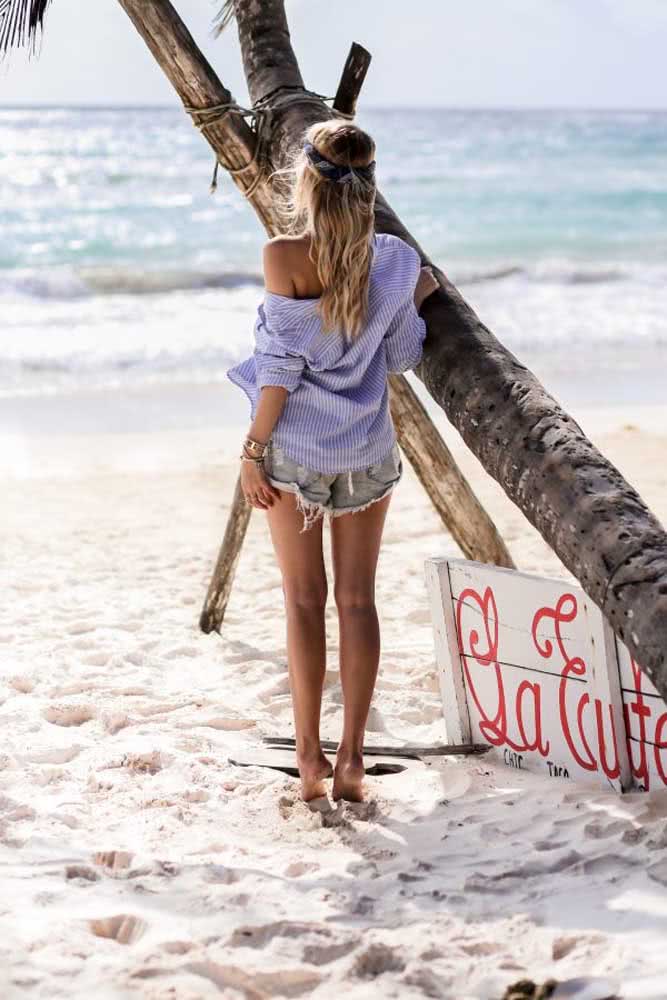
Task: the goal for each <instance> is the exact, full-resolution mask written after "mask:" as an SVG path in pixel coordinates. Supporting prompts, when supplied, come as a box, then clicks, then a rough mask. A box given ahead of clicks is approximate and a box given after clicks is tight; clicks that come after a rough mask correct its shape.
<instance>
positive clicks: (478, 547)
mask: <svg viewBox="0 0 667 1000" xmlns="http://www.w3.org/2000/svg"><path fill="white" fill-rule="evenodd" d="M389 384H390V392H391V414H392V418H393V421H394V426H395V427H396V435H397V437H398V440H399V442H400V446H401V449H402V450H403V452H404V453H405V456H406V458H407V459H408V461H409V462H410V464H411V465H412V468H413V469H414V470H415V472H416V473H417V477H418V479H419V481H420V483H421V484H422V486H423V487H424V489H425V490H426V493H427V494H428V496H429V498H430V500H431V503H432V504H433V506H434V507H435V509H436V510H437V512H438V514H439V515H440V517H441V519H442V521H443V523H444V525H445V527H446V528H447V530H448V531H449V532H450V534H451V536H452V538H454V540H455V541H456V544H457V545H458V547H459V548H460V549H461V552H462V553H463V554H464V556H466V558H467V559H475V560H476V561H477V562H484V563H494V564H495V565H496V566H505V567H507V568H509V569H511V568H513V567H514V563H513V562H512V557H511V556H510V554H509V552H508V550H507V546H506V545H505V543H504V542H503V540H502V538H501V537H500V534H499V533H498V530H497V528H496V526H495V524H494V523H493V521H492V520H491V518H490V517H489V515H488V514H487V513H486V511H485V510H484V508H483V507H482V505H481V503H480V502H479V500H478V499H477V497H476V496H475V494H474V493H473V491H472V490H471V488H470V485H469V484H468V481H467V479H466V478H465V476H464V475H463V473H462V472H461V470H460V469H459V467H458V465H457V464H456V462H455V461H454V456H453V455H452V453H451V451H450V450H449V448H448V447H447V445H446V444H445V442H444V441H443V439H442V436H441V435H440V433H439V431H438V429H437V427H436V426H435V424H434V423H433V421H432V420H431V418H430V417H429V415H428V413H427V412H426V409H425V408H424V405H423V404H422V402H421V400H420V399H419V397H418V396H417V393H416V392H415V391H414V389H413V388H412V386H411V385H410V383H409V382H408V380H407V379H406V378H405V376H404V375H390V376H389Z"/></svg>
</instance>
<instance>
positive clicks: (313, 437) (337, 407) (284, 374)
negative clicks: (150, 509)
mask: <svg viewBox="0 0 667 1000" xmlns="http://www.w3.org/2000/svg"><path fill="white" fill-rule="evenodd" d="M420 268H421V261H420V259H419V254H418V253H417V251H416V250H415V249H414V248H413V247H411V246H409V244H407V243H405V241H404V240H402V239H400V237H398V236H392V235H389V234H388V233H377V234H375V236H374V253H373V258H372V262H371V271H370V281H369V295H368V314H367V318H366V323H365V325H364V328H363V330H362V331H361V333H360V334H359V335H358V336H357V337H355V338H353V339H351V340H350V339H348V338H345V337H344V336H343V335H342V334H340V333H337V332H324V331H323V329H322V325H321V321H320V318H319V316H318V315H317V312H316V307H317V302H318V301H319V300H318V299H317V298H302V299H295V298H291V297H290V296H287V295H278V294H277V293H276V292H268V291H267V292H265V295H264V301H263V302H262V303H261V304H260V306H259V307H258V310H257V320H256V322H255V331H254V332H255V350H254V353H253V354H252V356H251V357H249V358H247V359H246V360H245V361H242V362H241V363H240V364H238V365H236V366H235V367H233V368H230V369H229V370H228V371H227V376H228V377H229V378H230V379H231V381H232V382H233V383H234V384H235V385H238V386H239V387H240V388H241V389H243V390H244V392H245V393H246V395H247V396H248V398H249V400H250V405H251V419H254V417H255V413H256V410H257V403H258V400H259V395H260V391H261V389H262V387H263V386H265V385H279V386H283V387H284V388H285V389H287V390H288V392H289V395H288V397H287V401H286V403H285V406H284V409H283V411H282V413H281V415H280V417H279V418H278V421H277V423H276V425H275V427H274V430H273V434H272V441H273V443H274V444H275V445H276V446H278V447H280V448H281V449H282V450H283V452H284V453H285V454H286V455H287V456H288V457H289V458H291V459H293V460H294V461H295V462H297V463H298V464H299V465H305V466H307V467H308V468H310V469H314V470H316V471H318V472H323V473H328V474H331V473H337V472H347V471H350V470H355V469H363V468H366V467H367V466H369V465H374V464H375V463H377V462H380V461H382V459H383V458H385V456H386V455H388V454H389V452H390V451H391V449H392V447H393V445H394V442H395V440H396V432H395V429H394V425H393V421H392V419H391V412H390V409H389V387H388V383H387V373H388V372H404V371H407V370H408V369H409V368H414V367H415V365H416V364H417V363H418V362H419V360H420V358H421V355H422V349H423V342H424V337H425V336H426V324H425V322H424V320H423V319H422V318H421V316H420V315H419V314H418V312H417V309H416V307H415V304H414V290H415V285H416V282H417V278H418V276H419V271H420Z"/></svg>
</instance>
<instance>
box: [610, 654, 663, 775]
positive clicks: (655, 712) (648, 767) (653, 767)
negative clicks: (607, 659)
mask: <svg viewBox="0 0 667 1000" xmlns="http://www.w3.org/2000/svg"><path fill="white" fill-rule="evenodd" d="M616 655H617V658H618V679H619V687H620V692H621V698H622V702H623V714H624V720H625V734H626V745H627V751H628V756H629V762H630V769H631V776H632V785H633V787H634V788H637V789H639V790H641V791H651V790H653V789H655V788H665V787H667V705H665V702H664V701H663V699H662V697H661V695H660V694H659V693H658V691H657V690H656V688H655V687H654V685H653V684H651V682H650V680H649V679H648V677H646V675H645V674H643V673H642V671H641V670H640V668H639V666H638V665H637V663H636V662H635V661H634V660H633V658H632V656H631V655H630V651H629V650H628V648H627V646H625V645H624V644H623V643H622V642H621V641H620V639H616Z"/></svg>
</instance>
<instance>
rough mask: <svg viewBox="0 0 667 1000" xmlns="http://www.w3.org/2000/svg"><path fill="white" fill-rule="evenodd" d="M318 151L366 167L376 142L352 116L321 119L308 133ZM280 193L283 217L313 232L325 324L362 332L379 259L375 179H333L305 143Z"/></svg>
mask: <svg viewBox="0 0 667 1000" xmlns="http://www.w3.org/2000/svg"><path fill="white" fill-rule="evenodd" d="M303 143H311V144H312V145H313V146H314V147H315V150H316V151H317V153H319V154H320V155H321V156H323V157H324V158H325V159H327V160H329V161H331V162H332V163H335V164H337V165H339V166H347V167H364V166H367V165H368V164H369V163H370V162H371V161H372V160H373V158H374V156H375V142H374V141H373V139H372V138H371V137H370V135H368V133H367V132H364V131H363V130H362V129H360V128H359V126H358V125H355V124H354V123H352V122H348V121H342V120H341V119H335V118H334V119H331V120H328V121H323V122H315V123H314V124H313V125H311V126H310V127H309V128H308V129H307V130H306V132H305V133H304V135H303ZM275 173H276V174H289V175H291V182H290V183H289V184H288V189H287V192H286V194H283V195H282V196H281V197H279V211H280V218H281V222H282V223H283V224H285V225H286V227H287V231H288V232H289V233H290V234H292V235H298V236H305V235H309V236H310V249H309V253H308V256H309V257H310V260H311V261H312V262H313V264H314V265H315V267H316V269H317V276H318V278H319V280H320V283H321V285H322V294H321V296H320V299H319V302H318V305H317V309H318V312H319V315H320V318H321V320H322V326H323V328H324V329H325V330H327V331H331V330H340V331H341V332H342V333H344V334H347V336H348V337H351V338H352V337H355V336H357V335H358V334H359V333H360V332H361V330H362V328H363V325H364V322H365V320H366V314H367V311H368V286H369V279H370V269H371V263H372V259H373V235H374V231H375V227H374V208H375V190H376V188H375V181H374V180H373V179H372V178H370V177H368V176H362V175H361V174H358V173H356V172H355V171H352V176H351V177H350V178H349V179H347V180H346V183H339V182H336V181H332V180H329V179H328V178H327V177H325V176H323V175H322V174H321V173H320V172H319V171H318V170H317V168H316V167H315V166H314V165H313V164H312V163H311V161H310V159H309V158H308V156H307V155H306V153H305V151H304V148H303V144H302V146H301V148H300V149H298V150H297V153H296V155H295V157H294V159H293V162H292V164H291V166H290V167H288V168H286V169H285V170H278V171H275Z"/></svg>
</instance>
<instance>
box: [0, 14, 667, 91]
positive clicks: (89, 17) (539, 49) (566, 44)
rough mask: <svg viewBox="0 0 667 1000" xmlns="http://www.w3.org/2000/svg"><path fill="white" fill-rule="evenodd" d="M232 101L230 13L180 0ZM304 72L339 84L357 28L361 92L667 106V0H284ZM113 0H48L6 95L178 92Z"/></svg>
mask: <svg viewBox="0 0 667 1000" xmlns="http://www.w3.org/2000/svg"><path fill="white" fill-rule="evenodd" d="M173 2H174V5H175V7H176V8H177V10H178V12H179V13H180V15H181V17H182V18H183V19H184V21H185V22H186V24H187V25H188V27H189V28H190V30H191V32H192V34H193V35H194V37H195V40H196V41H197V43H198V44H199V45H200V47H201V48H202V50H203V51H204V53H205V54H206V55H207V57H208V58H209V59H210V61H211V62H212V63H213V65H214V67H215V69H216V71H217V72H218V75H219V76H220V78H221V80H222V82H223V83H224V84H225V86H226V87H228V88H229V89H230V90H231V91H232V94H233V95H234V97H235V98H236V100H237V101H239V102H241V103H246V102H247V100H248V97H247V90H246V87H245V82H244V79H243V72H242V68H241V60H240V53H239V47H238V41H237V38H236V30H235V26H234V25H230V27H229V28H228V29H227V31H226V32H225V34H224V36H223V37H222V38H221V39H217V40H216V39H214V38H213V37H212V35H211V24H212V19H213V15H214V14H215V12H216V10H217V7H218V6H219V4H218V3H216V2H215V0H173ZM286 8H287V13H288V17H289V21H290V31H291V34H292V41H293V44H294V47H295V51H296V54H297V57H298V59H299V63H300V66H301V70H302V74H303V76H304V80H305V83H306V86H308V87H310V88H311V89H313V90H316V91H317V92H318V93H322V94H327V95H331V94H333V93H334V92H335V89H336V85H337V82H338V78H339V75H340V72H341V69H342V67H343V64H344V62H345V58H346V55H347V52H348V49H349V46H350V43H351V42H352V41H357V42H360V43H361V44H362V45H364V46H365V47H366V48H368V49H369V50H370V52H371V53H372V55H373V62H372V64H371V68H370V70H369V74H368V77H367V79H366V84H365V86H364V90H363V93H362V98H361V100H360V106H362V105H365V106H368V107H388V106H392V107H396V106H413V107H414V106H415V105H428V106H440V107H532V108H534V107H586V108H597V107H600V108H605V107H610V108H667V73H665V70H664V64H665V54H666V53H667V0H465V2H464V3H461V0H420V2H419V3H413V4H407V3H405V0H400V2H399V0H335V2H332V0H287V2H286ZM176 100H177V99H176V97H175V95H174V93H173V91H172V90H171V88H170V86H169V84H168V83H167V82H166V80H165V79H164V78H163V76H162V74H161V71H160V70H159V68H158V67H157V65H156V64H155V62H154V60H153V58H152V57H151V56H150V54H149V53H148V50H147V49H146V47H145V45H144V43H143V41H142V40H141V39H140V38H139V36H138V35H137V33H136V31H135V29H134V28H133V26H132V24H131V23H130V22H129V20H128V18H127V15H126V14H125V13H124V11H123V10H122V8H121V7H120V5H119V4H118V2H117V0H85V2H82V0H53V3H52V7H51V9H50V10H49V13H48V14H47V21H46V32H45V37H44V40H43V43H42V45H41V49H40V54H39V56H38V57H35V58H32V59H29V58H28V56H27V55H26V54H25V53H23V52H19V53H18V54H15V55H13V56H12V57H11V59H10V61H9V62H8V63H5V64H2V65H0V104H138V105H143V104H173V103H175V102H176Z"/></svg>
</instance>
